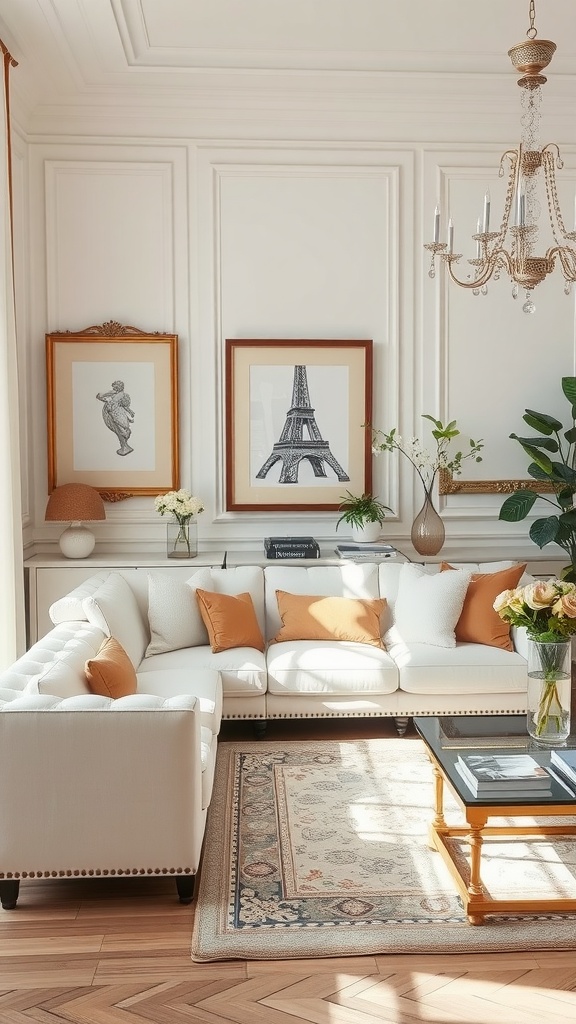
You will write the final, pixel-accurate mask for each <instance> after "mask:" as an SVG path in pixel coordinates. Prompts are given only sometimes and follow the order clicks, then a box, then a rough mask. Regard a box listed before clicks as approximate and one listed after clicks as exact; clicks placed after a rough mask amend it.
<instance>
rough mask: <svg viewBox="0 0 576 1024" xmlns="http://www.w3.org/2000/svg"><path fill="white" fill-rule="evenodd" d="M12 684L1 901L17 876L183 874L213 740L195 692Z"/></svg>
mask: <svg viewBox="0 0 576 1024" xmlns="http://www.w3.org/2000/svg"><path fill="white" fill-rule="evenodd" d="M14 692H15V691H13V692H12V693H11V691H10V690H2V691H0V752H1V755H0V756H1V764H0V897H1V898H2V905H3V906H4V907H7V908H8V907H12V906H14V905H15V902H16V897H17V895H18V881H17V880H19V879H21V878H27V877H28V878H34V877H73V876H81V875H127V874H132V875H136V874H139V875H140V874H148V875H158V874H171V875H174V876H176V878H177V880H178V879H182V878H186V877H188V878H192V879H193V877H194V874H195V873H196V871H197V869H198V865H199V860H200V852H201V846H202V837H203V834H204V824H205V817H206V809H207V807H208V804H209V801H210V795H211V790H212V782H213V772H214V761H215V746H216V737H214V736H213V735H212V734H211V732H210V730H209V729H204V728H202V727H201V722H200V706H199V701H198V700H197V699H196V698H195V697H192V696H188V695H186V696H179V697H168V698H162V697H155V696H151V695H147V694H134V695H132V696H128V697H122V698H120V699H118V700H114V701H112V700H109V699H108V698H106V697H99V696H95V695H93V694H84V695H82V696H76V697H69V698H65V699H60V698H58V697H51V696H47V695H38V694H36V695H28V694H22V693H18V695H17V696H13V694H14ZM11 697H12V698H13V699H11ZM14 887H15V895H14ZM179 891H180V886H179ZM181 898H182V892H181ZM190 898H191V892H190Z"/></svg>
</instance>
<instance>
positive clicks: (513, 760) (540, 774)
mask: <svg viewBox="0 0 576 1024" xmlns="http://www.w3.org/2000/svg"><path fill="white" fill-rule="evenodd" d="M456 768H457V769H458V771H459V773H460V775H461V776H462V778H463V779H464V782H465V783H466V785H467V786H468V787H469V789H470V790H471V791H472V793H473V794H474V796H478V797H486V798H489V797H496V798H501V799H506V797H542V796H547V795H548V794H549V793H550V787H551V783H552V778H551V776H550V773H549V772H547V771H546V769H545V768H543V767H542V765H540V764H538V762H537V761H536V760H535V759H534V758H533V757H532V756H531V755H530V754H459V755H458V760H457V762H456Z"/></svg>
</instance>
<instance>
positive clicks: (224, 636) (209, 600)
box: [196, 587, 264, 654]
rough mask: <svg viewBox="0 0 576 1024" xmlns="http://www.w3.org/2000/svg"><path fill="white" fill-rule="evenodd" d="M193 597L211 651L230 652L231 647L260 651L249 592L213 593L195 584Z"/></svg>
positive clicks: (260, 634)
mask: <svg viewBox="0 0 576 1024" xmlns="http://www.w3.org/2000/svg"><path fill="white" fill-rule="evenodd" d="M196 600H197V601H198V607H199V608H200V614H201V616H202V619H203V620H204V625H205V626H206V629H207V630H208V637H209V639H210V647H211V648H212V653H213V654H220V652H221V651H230V650H232V649H233V648H234V647H250V648H252V649H253V650H256V651H263V650H264V637H263V636H262V630H261V629H260V626H259V625H258V619H257V618H256V612H255V611H254V604H253V601H252V598H251V597H250V594H248V593H246V594H237V595H233V594H217V593H215V592H213V591H208V590H200V588H199V587H198V588H197V590H196Z"/></svg>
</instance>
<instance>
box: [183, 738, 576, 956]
mask: <svg viewBox="0 0 576 1024" xmlns="http://www.w3.org/2000/svg"><path fill="white" fill-rule="evenodd" d="M432 806H433V791H432V770H431V767H430V763H429V761H428V759H427V757H426V754H425V752H424V747H423V744H422V743H421V741H420V740H411V739H407V738H403V739H400V738H398V739H370V740H347V741H344V742H338V741H318V742H313V741H308V742H289V741H287V742H286V743H284V744H283V745H280V744H279V743H267V742H260V743H258V742H254V743H221V744H220V748H219V752H218V762H217V769H216V781H215V787H214V795H213V798H212V804H211V807H210V812H209V818H208V827H207V834H206V843H205V848H204V857H203V864H202V872H201V879H200V886H199V893H198V903H197V907H196V913H195V924H194V934H193V939H192V959H193V960H196V961H206V960H227V959H246V960H250V959H264V960H273V959H288V958H306V957H335V956H347V955H348V956H361V955H366V954H374V953H422V952H428V953H429V952H436V953H446V952H458V953H466V952H470V951H478V952H496V951H503V950H539V949H576V915H572V914H571V915H552V914H550V915H544V914H543V915H539V916H523V917H521V918H520V917H511V916H501V917H490V918H488V920H487V923H485V924H484V925H482V926H478V927H474V926H472V925H470V924H469V923H468V922H467V920H466V917H465V915H464V913H463V910H462V904H461V902H460V899H459V897H458V896H457V895H456V894H455V889H454V885H453V882H452V880H451V878H450V875H449V874H448V871H447V868H446V867H445V865H444V863H443V861H442V859H441V857H440V855H439V854H438V853H437V852H436V851H434V850H431V849H429V847H428V845H427V843H426V833H427V826H428V823H429V821H430V818H431V815H432ZM446 818H447V820H448V821H453V822H456V821H458V820H459V812H458V808H457V805H456V804H455V802H453V801H452V800H451V798H450V796H449V794H448V793H447V794H446ZM455 852H456V854H457V855H458V856H459V857H460V858H461V859H462V861H463V862H464V861H466V859H467V858H466V844H465V843H463V844H462V845H461V848H460V849H458V850H456V851H455ZM482 876H483V882H484V884H485V885H486V887H487V888H488V889H489V890H490V892H491V893H492V895H504V894H506V893H516V894H517V893H518V892H520V891H521V892H523V893H528V892H529V893H530V894H531V895H532V896H533V897H536V896H538V897H544V898H546V897H547V896H551V895H565V896H569V897H572V898H576V841H574V842H571V841H570V840H558V839H556V838H554V839H553V840H550V839H549V838H542V839H540V840H538V839H535V840H531V841H529V842H524V841H520V840H518V841H517V842H515V843H511V842H510V841H509V840H507V841H506V840H502V839H497V840H494V841H487V842H486V843H485V846H484V850H483V872H482Z"/></svg>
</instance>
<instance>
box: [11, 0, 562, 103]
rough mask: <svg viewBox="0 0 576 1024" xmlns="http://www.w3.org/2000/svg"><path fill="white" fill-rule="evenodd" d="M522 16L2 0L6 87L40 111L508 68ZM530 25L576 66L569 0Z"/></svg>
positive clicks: (350, 2)
mask: <svg viewBox="0 0 576 1024" xmlns="http://www.w3.org/2000/svg"><path fill="white" fill-rule="evenodd" d="M528 25H529V19H528V0H481V2H479V0H0V37H1V38H2V39H3V40H4V42H5V43H6V45H7V46H8V48H9V49H10V51H11V53H13V55H14V56H15V58H16V59H17V60H18V61H19V68H18V72H17V74H13V75H12V77H11V81H12V82H13V83H14V84H13V88H16V90H17V91H18V93H19V95H20V97H21V99H22V102H23V103H24V104H25V107H26V108H27V110H28V111H29V113H30V115H31V116H35V117H36V119H37V120H38V118H39V116H40V115H41V113H42V111H44V110H45V111H49V110H51V109H52V110H53V109H54V108H55V107H56V106H57V107H58V108H59V109H62V108H63V107H67V108H68V110H70V109H72V108H74V107H75V106H76V105H80V106H82V107H84V108H85V109H86V108H87V107H88V106H89V105H92V108H93V109H94V108H95V107H96V106H97V105H98V104H101V103H105V104H106V103H107V104H110V102H111V98H112V97H116V98H121V101H122V102H127V101H135V97H136V96H138V97H140V98H142V97H146V99H147V102H151V103H152V104H154V103H155V102H158V103H159V102H164V101H166V100H167V99H168V96H170V98H171V100H173V101H175V102H177V103H178V102H180V103H181V104H182V105H183V104H185V103H186V99H187V97H189V96H190V95H191V94H192V93H193V92H194V91H198V90H201V91H202V92H203V94H204V95H205V94H206V91H207V90H208V91H209V90H215V91H216V92H217V91H218V90H219V89H220V90H223V89H228V90H231V89H232V90H234V89H239V90H246V89H248V88H249V89H251V90H252V91H254V90H255V89H260V90H263V89H267V88H274V84H275V83H278V82H280V81H282V82H284V83H285V82H286V80H287V79H292V80H293V84H294V86H295V87H296V88H298V83H301V84H303V83H307V87H309V84H310V82H311V81H314V83H315V87H316V88H317V89H322V85H323V83H325V82H327V81H328V80H333V79H334V77H335V76H337V77H338V79H339V80H341V78H342V76H345V77H347V78H348V79H349V81H350V85H351V87H354V88H356V87H357V85H358V80H359V78H360V79H362V77H369V76H372V77H373V76H374V75H377V76H380V77H381V78H382V77H384V78H389V77H390V76H392V77H393V76H394V75H399V76H404V77H405V76H406V75H407V74H411V73H414V72H416V73H418V74H419V76H424V75H426V74H427V73H434V75H435V76H440V77H442V76H453V75H462V76H477V75H496V76H500V75H510V74H512V75H514V71H513V69H512V67H511V64H510V61H509V58H508V57H507V50H508V49H509V48H510V46H512V45H513V44H514V43H517V42H519V41H521V40H522V39H523V38H524V37H525V33H526V30H527V28H528ZM536 27H537V30H538V35H539V36H540V37H543V38H551V39H553V40H555V41H556V42H557V44H558V52H557V54H556V56H555V57H554V61H553V64H552V67H551V70H550V77H551V78H552V75H554V76H556V77H557V78H559V79H562V78H563V77H564V76H570V78H572V76H573V75H574V74H575V72H576V0H537V3H536ZM571 84H572V85H573V82H571ZM38 123H39V122H38Z"/></svg>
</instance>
